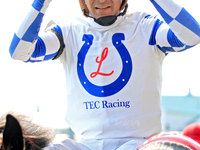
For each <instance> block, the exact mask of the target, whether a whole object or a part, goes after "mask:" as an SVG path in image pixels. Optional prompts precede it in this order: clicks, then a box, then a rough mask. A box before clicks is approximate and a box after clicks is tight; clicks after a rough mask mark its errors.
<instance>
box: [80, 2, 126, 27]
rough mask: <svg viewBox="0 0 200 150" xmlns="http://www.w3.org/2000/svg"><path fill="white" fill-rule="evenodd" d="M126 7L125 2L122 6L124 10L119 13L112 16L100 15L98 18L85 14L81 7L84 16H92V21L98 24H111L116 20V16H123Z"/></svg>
mask: <svg viewBox="0 0 200 150" xmlns="http://www.w3.org/2000/svg"><path fill="white" fill-rule="evenodd" d="M127 8H128V4H126V6H125V8H124V11H123V12H121V13H119V14H118V15H117V16H114V15H111V16H104V17H100V18H98V19H96V18H94V17H92V16H90V15H87V14H86V13H85V9H83V13H84V15H85V16H87V17H90V18H93V19H94V21H95V22H96V23H98V24H99V25H102V26H109V25H112V24H113V23H114V22H115V21H116V20H117V17H118V16H124V15H125V14H126V11H127Z"/></svg>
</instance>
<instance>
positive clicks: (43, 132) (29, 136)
mask: <svg viewBox="0 0 200 150" xmlns="http://www.w3.org/2000/svg"><path fill="white" fill-rule="evenodd" d="M8 114H10V115H12V116H14V117H15V118H16V119H17V120H18V121H19V124H20V125H21V127H22V132H23V137H24V139H25V147H26V149H27V150H40V149H42V148H44V147H46V146H48V145H49V144H50V143H51V142H52V140H53V139H54V137H55V134H56V132H55V130H54V129H51V128H47V127H43V126H41V125H37V124H35V123H33V122H32V121H31V118H30V117H29V116H26V115H23V114H18V113H16V112H14V111H9V112H7V113H5V114H4V115H3V116H2V117H1V118H0V133H2V132H3V129H4V127H5V123H6V116H7V115H8ZM0 138H2V137H1V136H0ZM0 141H2V140H0ZM0 144H1V143H0Z"/></svg>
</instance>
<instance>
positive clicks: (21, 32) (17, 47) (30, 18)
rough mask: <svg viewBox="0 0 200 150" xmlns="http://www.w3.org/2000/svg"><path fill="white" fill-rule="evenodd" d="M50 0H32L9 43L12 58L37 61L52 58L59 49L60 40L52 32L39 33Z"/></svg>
mask: <svg viewBox="0 0 200 150" xmlns="http://www.w3.org/2000/svg"><path fill="white" fill-rule="evenodd" d="M50 2H51V0H34V2H33V4H32V7H31V10H30V12H29V13H28V14H27V16H26V17H25V19H24V20H23V22H22V23H21V25H20V26H19V28H18V30H17V31H16V32H15V34H14V37H13V39H12V42H11V45H10V50H9V51H10V55H11V57H12V58H13V59H17V60H22V61H25V62H39V61H43V60H49V59H52V58H54V57H55V56H56V55H57V53H58V50H59V47H60V42H59V40H58V38H57V36H56V35H55V34H54V33H53V32H42V33H41V35H38V34H39V31H40V26H41V23H42V20H43V17H44V14H45V12H46V10H47V8H48V6H49V3H50Z"/></svg>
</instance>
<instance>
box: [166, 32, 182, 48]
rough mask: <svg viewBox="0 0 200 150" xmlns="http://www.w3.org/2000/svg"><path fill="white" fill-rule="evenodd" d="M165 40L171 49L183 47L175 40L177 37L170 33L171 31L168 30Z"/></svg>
mask: <svg viewBox="0 0 200 150" xmlns="http://www.w3.org/2000/svg"><path fill="white" fill-rule="evenodd" d="M167 40H168V42H169V44H170V45H171V47H183V46H184V44H183V43H182V42H181V41H180V40H179V39H178V38H177V36H176V35H175V34H174V32H172V30H171V29H169V30H168V33H167Z"/></svg>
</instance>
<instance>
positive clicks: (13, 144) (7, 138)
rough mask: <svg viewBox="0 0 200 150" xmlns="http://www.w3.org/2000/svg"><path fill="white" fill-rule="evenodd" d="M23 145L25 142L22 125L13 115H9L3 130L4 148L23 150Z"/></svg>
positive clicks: (7, 149)
mask: <svg viewBox="0 0 200 150" xmlns="http://www.w3.org/2000/svg"><path fill="white" fill-rule="evenodd" d="M23 147H24V142H23V134H22V129H21V126H20V124H19V122H18V121H17V119H15V118H14V117H13V116H12V115H7V116H6V125H5V129H4V132H3V145H2V150H4V149H5V150H23Z"/></svg>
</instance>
